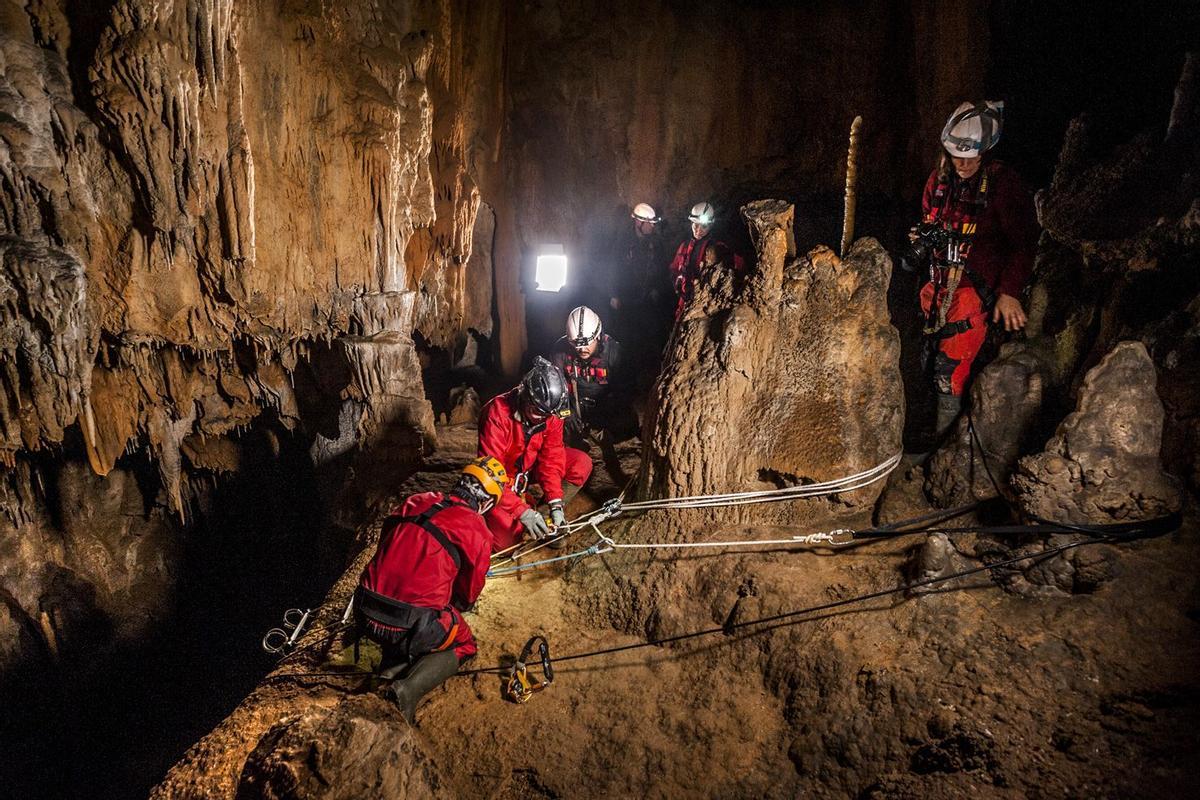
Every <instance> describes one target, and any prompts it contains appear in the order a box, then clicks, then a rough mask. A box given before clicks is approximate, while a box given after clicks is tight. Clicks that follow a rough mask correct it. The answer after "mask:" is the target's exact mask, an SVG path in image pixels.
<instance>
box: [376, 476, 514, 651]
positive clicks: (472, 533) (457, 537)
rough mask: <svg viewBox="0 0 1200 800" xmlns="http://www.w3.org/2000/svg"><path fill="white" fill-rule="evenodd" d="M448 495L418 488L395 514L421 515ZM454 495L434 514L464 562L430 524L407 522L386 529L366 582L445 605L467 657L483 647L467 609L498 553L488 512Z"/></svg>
mask: <svg viewBox="0 0 1200 800" xmlns="http://www.w3.org/2000/svg"><path fill="white" fill-rule="evenodd" d="M446 498H447V495H444V494H442V493H441V492H423V493H422V494H414V495H413V496H412V497H410V498H408V499H407V500H405V501H404V505H403V506H401V507H400V508H398V509H396V510H395V511H393V514H394V515H397V516H405V517H412V516H416V515H418V514H420V513H421V512H422V511H424V510H425V509H427V508H429V507H430V506H432V505H433V504H434V503H437V502H439V501H441V500H444V499H446ZM449 500H450V507H449V508H446V509H444V510H442V511H440V512H438V513H437V514H436V515H434V517H433V519H432V522H433V524H435V525H437V527H438V529H440V530H441V531H442V533H444V534H445V535H446V538H447V539H449V540H450V541H451V542H453V543H454V545H455V546H456V547H458V551H459V553H460V557H461V559H462V566H461V567H460V568H458V569H455V567H454V559H453V558H452V557H451V555H450V553H449V552H447V551H446V548H444V547H442V545H441V544H440V543H439V542H438V541H437V540H436V539H434V538H433V536H432V535H431V534H430V533H429V532H428V531H427V530H425V529H424V528H422V527H420V526H418V525H415V524H413V523H411V522H409V523H402V524H399V525H395V526H393V527H392V528H390V529H388V530H384V531H383V533H382V535H381V536H380V537H379V549H378V550H376V552H375V556H374V558H372V559H371V563H369V564H368V565H367V568H366V570H365V571H364V572H363V578H362V583H363V585H364V586H368V587H369V588H370V589H371V590H372V591H373V592H375V593H377V594H381V595H384V596H386V597H390V598H392V599H393V600H399V601H401V602H403V603H408V604H410V605H414V606H419V607H421V608H431V609H433V610H435V611H440V612H441V616H440V617H439V619H438V622H439V623H440V624H441V625H442V627H443V628H445V630H446V633H447V635H449V633H450V630H451V629H452V628H453V627H454V624H455V623H458V631H457V633H456V634H455V636H454V639H453V646H454V654H455V655H456V656H458V660H459V662H460V663H461V662H462V661H463V660H465V659H467V658H470V657H471V656H473V655H475V652H476V650H477V648H476V646H475V637H474V636H473V635H472V634H471V628H470V626H468V625H467V621H466V620H465V619H463V616H462V613H461V612H462V610H464V609H468V608H470V607H471V606H472V605H473V604H474V603H475V601H476V600H477V599H479V592H480V591H482V590H483V582H484V577H485V576H486V575H487V571H488V566H489V564H490V562H491V558H492V536H491V533H490V532H489V531H488V528H487V525H486V524H484V521H483V517H481V516H479V515H478V514H476V513H475V512H474V511H473V510H472V509H471V508H470V507H469V506H468V505H467V504H466V503H464V502H463V501H462V500H459V499H458V498H457V497H450V498H449ZM443 649H444V648H443Z"/></svg>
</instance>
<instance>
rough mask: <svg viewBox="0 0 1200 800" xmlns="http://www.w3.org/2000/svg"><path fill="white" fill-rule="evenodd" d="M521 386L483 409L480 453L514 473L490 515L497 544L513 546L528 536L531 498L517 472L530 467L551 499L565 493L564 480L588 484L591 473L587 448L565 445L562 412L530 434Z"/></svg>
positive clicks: (527, 469) (497, 398) (480, 418)
mask: <svg viewBox="0 0 1200 800" xmlns="http://www.w3.org/2000/svg"><path fill="white" fill-rule="evenodd" d="M518 392H519V390H518V389H513V390H511V391H509V392H506V393H505V394H501V395H496V396H495V397H493V398H492V399H491V400H489V401H488V403H487V405H485V406H484V407H483V411H482V412H481V413H480V415H479V455H481V456H491V457H493V458H495V459H496V460H498V461H499V462H500V463H501V464H503V465H504V469H505V470H507V471H508V479H509V482H508V484H506V485H505V487H504V495H503V496H502V497H501V498H500V502H499V503H497V504H496V507H495V508H493V509H492V510H491V511H490V512H488V514H487V516H486V520H487V526H488V528H490V529H491V531H492V548H493V549H494V550H503V549H505V548H506V547H511V546H512V545H514V544H516V543H517V542H519V541H521V539H523V538H524V536H525V528H524V526H523V525H521V522H520V517H521V514H522V513H524V512H525V510H526V509H528V508H529V504H528V503H526V502H525V501H524V500H523V499H522V498H521V497H520V496H518V495H517V494H516V493H515V492H513V491H512V487H513V485H514V483H515V482H516V480H517V475H518V474H520V473H521V472H522V471H524V472H528V473H531V475H532V478H533V480H535V481H536V482H537V483H538V484H539V485H540V486H541V487H542V492H544V493H545V495H546V500H561V499H562V496H563V488H562V484H563V481H568V482H570V483H573V484H575V485H576V486H583V484H585V483H587V479H588V476H590V475H591V474H592V459H591V458H590V457H588V454H587V453H584V452H583V451H581V450H576V449H575V448H573V447H566V446H564V445H563V422H562V420H561V419H559V418H558V417H556V416H551V417H549V418H548V419H547V420H546V424H545V426H543V427H540V428H538V429H536V430H535V431H534V432H533V433H530V434H528V435H527V434H526V432H525V426H524V425H523V424H522V423H521V421H520V419H519V415H518V413H517V404H518V403H517V397H518ZM518 462H520V463H518Z"/></svg>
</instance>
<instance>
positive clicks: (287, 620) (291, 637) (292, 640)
mask: <svg viewBox="0 0 1200 800" xmlns="http://www.w3.org/2000/svg"><path fill="white" fill-rule="evenodd" d="M310 616H312V609H311V608H303V609H301V608H289V609H288V610H287V611H285V612H284V614H283V627H282V628H271V630H269V631H267V635H266V636H264V637H263V638H262V649H263V650H265V651H266V652H268V653H271V654H272V655H277V656H278V655H287V654H288V653H290V652H291V651H292V649H293V648H294V647H295V646H296V642H297V641H299V640H300V637H301V636H303V635H304V628H305V627H306V626H307V625H308V618H309V617H310Z"/></svg>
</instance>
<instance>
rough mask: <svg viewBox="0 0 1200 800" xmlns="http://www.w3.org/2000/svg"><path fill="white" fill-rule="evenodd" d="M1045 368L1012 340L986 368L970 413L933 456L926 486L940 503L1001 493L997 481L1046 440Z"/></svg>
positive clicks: (974, 387)
mask: <svg viewBox="0 0 1200 800" xmlns="http://www.w3.org/2000/svg"><path fill="white" fill-rule="evenodd" d="M1044 372H1045V367H1044V366H1043V364H1042V362H1041V360H1040V359H1039V358H1038V357H1037V356H1035V355H1034V354H1032V353H1031V352H1029V351H1028V349H1026V348H1025V347H1023V346H1022V345H1021V344H1019V343H1014V344H1009V345H1006V346H1005V347H1004V349H1003V351H1002V352H1001V353H1000V355H999V357H997V358H996V360H995V361H993V362H992V363H990V364H988V365H987V367H985V368H984V369H983V370H982V371H980V373H979V376H978V377H976V378H975V380H974V381H973V382H972V384H971V395H970V398H969V402H970V414H969V416H968V415H967V414H963V415H962V417H960V418H959V420H958V422H957V424H956V425H955V427H954V428H953V432H952V434H951V438H950V440H949V441H948V442H946V443H945V444H944V445H943V446H942V447H941V448H939V449H938V451H937V452H936V453H934V455H933V457H932V458H931V459H930V463H929V480H928V482H927V485H926V491H927V492H928V494H929V497H930V499H931V500H933V501H934V503H935V504H936V505H938V506H942V507H951V506H959V505H966V504H967V503H972V502H975V501H978V500H988V499H991V498H994V497H996V496H997V495H996V486H997V485H999V486H1005V485H1007V483H1008V477H1009V474H1010V473H1011V472H1012V469H1013V467H1014V466H1016V463H1017V459H1018V458H1020V456H1021V455H1022V454H1024V453H1027V452H1029V451H1030V450H1031V449H1033V448H1034V447H1036V446H1038V445H1040V444H1041V443H1042V442H1043V441H1044V440H1045V436H1044V435H1043V434H1044V431H1042V427H1043V426H1044V424H1045V423H1044V422H1043V420H1042V417H1041V415H1042V412H1043V409H1044V408H1045V406H1046V399H1045V391H1046V383H1047V380H1046V377H1045V374H1044ZM972 426H973V427H974V434H973V435H972V432H971V427H972ZM993 480H995V481H996V483H995V484H993V482H992V481H993Z"/></svg>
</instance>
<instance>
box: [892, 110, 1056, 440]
mask: <svg viewBox="0 0 1200 800" xmlns="http://www.w3.org/2000/svg"><path fill="white" fill-rule="evenodd" d="M1003 108H1004V104H1003V103H995V102H990V101H989V102H986V103H963V104H962V105H960V106H959V107H958V109H957V110H956V111H955V112H954V114H952V115H951V117H950V119H949V121H947V123H946V126H945V128H944V129H943V130H942V146H943V147H944V148H945V152H944V153H943V154H942V157H941V161H940V163H939V165H938V167H937V169H935V170H934V171H933V173H932V174H931V175H930V176H929V180H928V181H927V182H926V184H925V192H924V195H923V198H922V210H923V218H922V222H921V225H920V226H918V228H916V229H915V230H914V232H913V233H912V234H910V238H911V239H912V240H913V246H912V253H911V255H910V258H911V260H912V261H913V262H915V263H920V264H922V265H924V263H925V262H927V263H928V268H929V281H928V282H927V283H926V284H925V285H924V286H923V287H922V288H921V309H922V311H923V312H924V314H925V326H924V331H925V334H926V335H927V336H928V337H930V340H929V344H930V345H931V346H932V347H935V348H936V354H935V355H934V365H933V371H934V382H935V388H936V390H937V427H936V431H937V437H938V439H941V438H942V437H943V436H944V435H945V433H946V431H947V430H949V428H950V425H951V424H952V423H953V422H954V420H955V419H957V417H958V414H959V411H960V410H961V408H962V394H963V391H964V389H965V388H966V385H967V382H968V379H969V377H970V374H971V365H972V363H973V362H974V360H975V357H976V356H977V355H978V354H979V350H980V348H981V347H982V346H983V343H984V340H985V339H986V338H987V331H988V320H989V318H990V319H991V321H992V322H993V323H996V324H998V325H1001V324H1002V325H1003V326H1004V330H1006V331H1017V330H1020V329H1021V328H1023V327H1025V319H1026V318H1025V309H1024V308H1022V306H1021V301H1020V299H1019V298H1020V296H1021V294H1022V292H1024V290H1025V286H1026V284H1027V283H1028V282H1029V276H1030V273H1031V272H1032V269H1033V256H1034V248H1035V247H1036V244H1037V235H1038V226H1037V217H1036V214H1035V212H1034V208H1033V198H1032V197H1031V196H1030V194H1029V191H1028V190H1027V189H1026V188H1025V186H1024V185H1023V183H1022V182H1021V179H1020V178H1019V177H1018V176H1017V174H1016V173H1015V172H1013V171H1012V170H1011V169H1009V168H1008V167H1007V166H1005V165H1004V164H1003V163H1002V162H1000V161H996V160H993V159H991V158H990V156H989V155H988V152H989V151H990V150H991V148H992V147H994V146H995V144H996V143H997V142H998V141H999V139H1000V129H1001V123H1002V112H1003Z"/></svg>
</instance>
